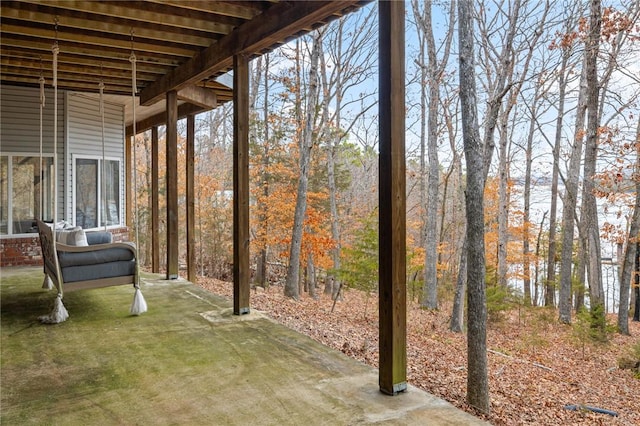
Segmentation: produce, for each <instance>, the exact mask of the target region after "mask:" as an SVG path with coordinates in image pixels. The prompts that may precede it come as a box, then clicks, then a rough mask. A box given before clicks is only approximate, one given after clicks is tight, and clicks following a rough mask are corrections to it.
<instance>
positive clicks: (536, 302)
mask: <svg viewBox="0 0 640 426" xmlns="http://www.w3.org/2000/svg"><path fill="white" fill-rule="evenodd" d="M547 213H548V212H546V211H545V212H544V214H543V215H542V220H540V228H539V229H538V238H537V239H536V267H535V271H536V276H535V281H534V287H535V291H534V294H533V306H538V300H539V294H538V291H539V290H538V289H539V285H538V284H539V282H538V278H539V273H538V268H539V265H540V240H542V229H543V227H544V220H545V218H546V217H547Z"/></svg>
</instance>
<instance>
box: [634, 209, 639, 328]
mask: <svg viewBox="0 0 640 426" xmlns="http://www.w3.org/2000/svg"><path fill="white" fill-rule="evenodd" d="M637 209H638V206H637V205H636V210H637ZM635 244H636V273H635V279H634V280H633V281H634V284H633V290H634V293H635V297H634V299H635V300H634V301H635V303H634V304H633V305H634V306H633V320H634V321H640V242H637V243H635Z"/></svg>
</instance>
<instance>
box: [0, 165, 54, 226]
mask: <svg viewBox="0 0 640 426" xmlns="http://www.w3.org/2000/svg"><path fill="white" fill-rule="evenodd" d="M52 175H53V157H52V156H46V157H44V156H43V157H42V162H41V160H40V157H39V156H37V157H34V156H28V155H3V156H1V157H0V235H13V234H27V233H34V232H37V229H36V228H35V224H34V221H35V219H36V218H38V219H44V220H45V221H51V220H53V179H52V178H51V176H52Z"/></svg>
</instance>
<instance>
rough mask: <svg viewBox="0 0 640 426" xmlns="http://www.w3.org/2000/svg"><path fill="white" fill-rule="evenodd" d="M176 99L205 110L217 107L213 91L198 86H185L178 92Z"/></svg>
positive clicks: (216, 99)
mask: <svg viewBox="0 0 640 426" xmlns="http://www.w3.org/2000/svg"><path fill="white" fill-rule="evenodd" d="M178 99H180V100H181V101H185V102H189V103H190V104H194V105H197V106H199V107H202V108H206V109H214V108H216V107H217V106H218V97H217V96H216V94H215V92H214V91H213V90H209V89H205V88H202V87H198V86H187V87H184V88H182V89H180V90H178Z"/></svg>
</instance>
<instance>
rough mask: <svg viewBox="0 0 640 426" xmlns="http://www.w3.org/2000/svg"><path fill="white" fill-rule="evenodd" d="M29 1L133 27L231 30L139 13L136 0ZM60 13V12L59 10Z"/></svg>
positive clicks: (198, 21)
mask: <svg viewBox="0 0 640 426" xmlns="http://www.w3.org/2000/svg"><path fill="white" fill-rule="evenodd" d="M25 1H27V2H29V3H33V4H37V5H43V6H52V7H55V8H57V9H61V10H71V11H76V12H78V11H79V12H85V13H89V14H93V15H94V16H96V17H95V20H99V19H100V15H106V16H112V17H116V18H119V19H123V18H124V19H129V20H131V21H134V22H135V23H136V25H135V26H134V31H135V27H138V26H141V27H144V26H145V25H146V24H147V23H149V22H151V23H155V24H161V25H168V26H172V27H177V28H192V29H197V30H200V31H205V32H211V33H217V34H227V33H228V32H229V31H231V30H232V28H233V27H232V26H231V25H227V24H220V23H218V22H215V21H212V20H204V19H194V18H189V17H183V16H176V15H170V14H166V13H158V12H155V11H152V10H148V11H147V12H146V13H144V14H141V13H140V12H139V10H138V9H139V8H138V7H136V2H132V1H117V2H104V1H100V2H98V1H80V0H25ZM61 15H62V12H61ZM52 24H53V18H52Z"/></svg>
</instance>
